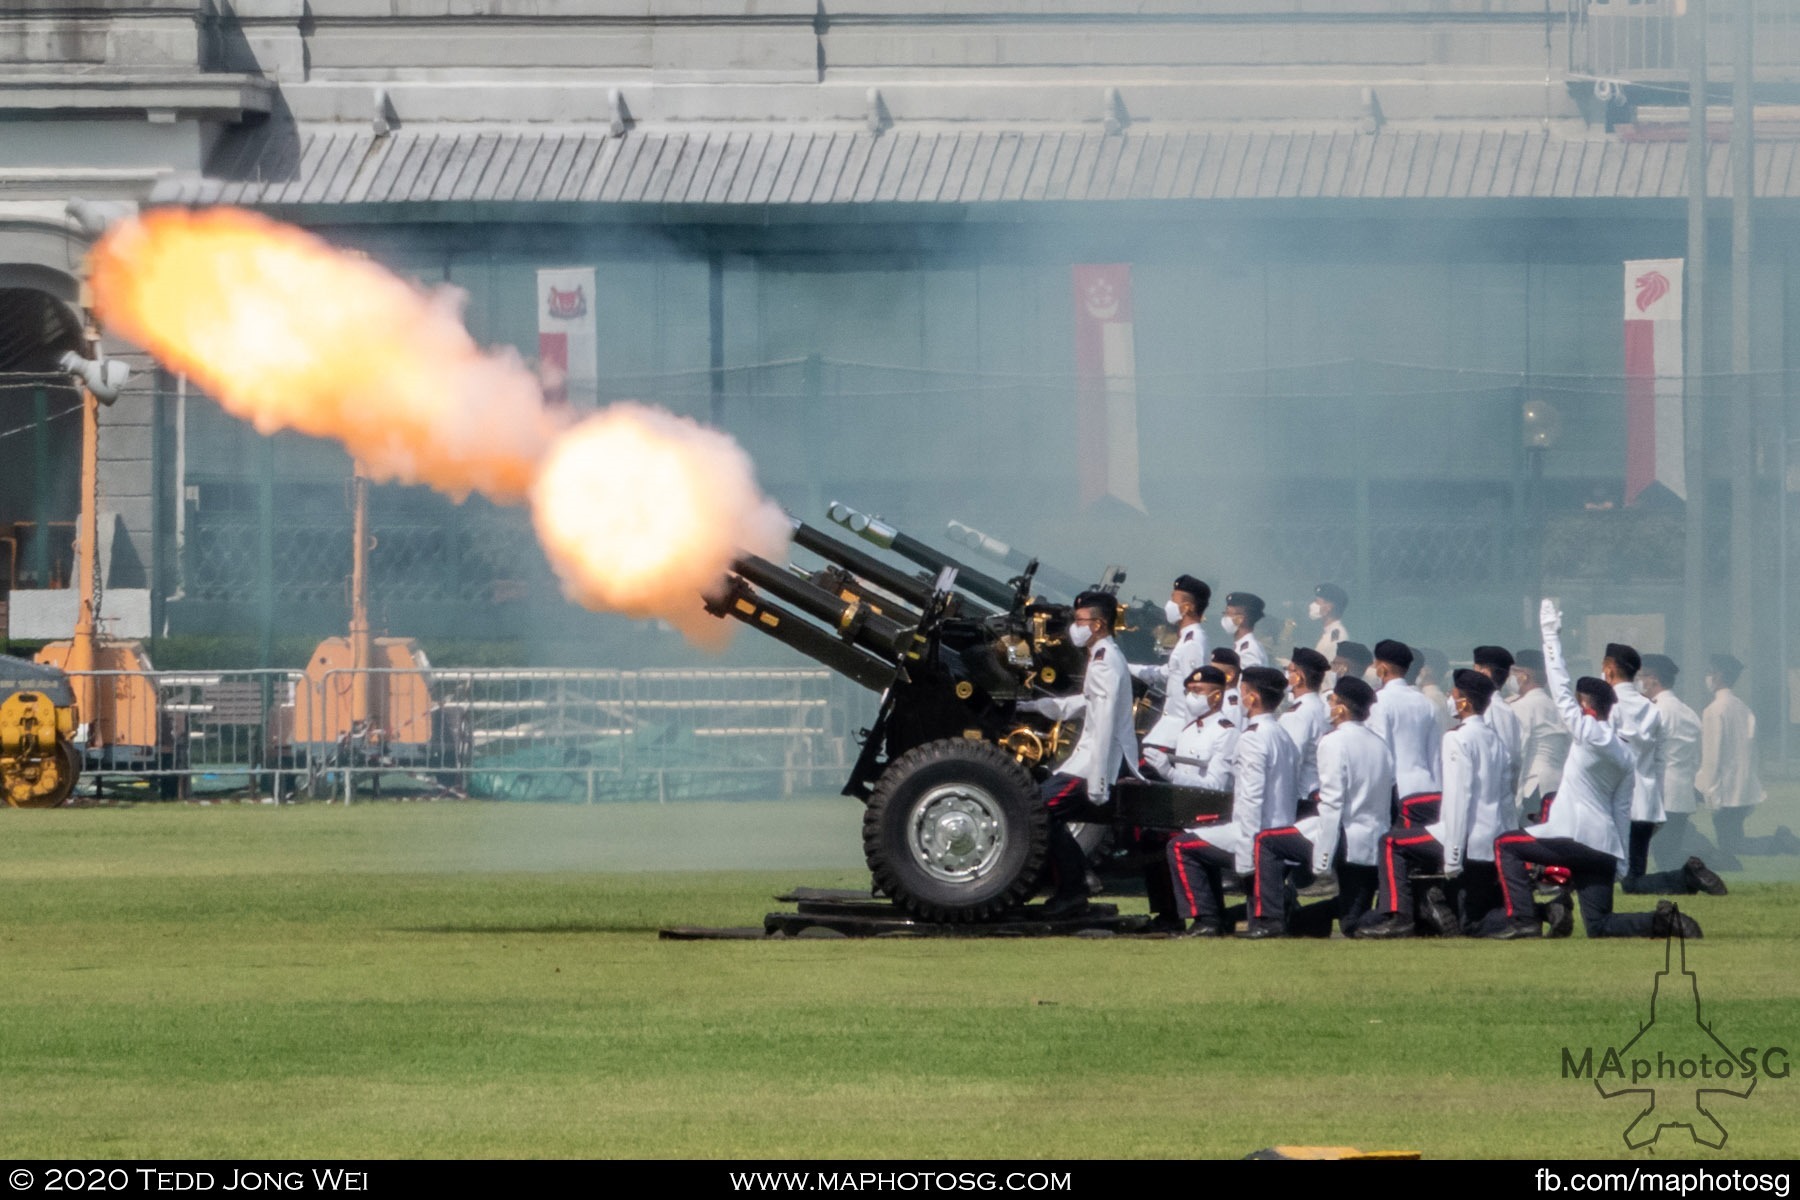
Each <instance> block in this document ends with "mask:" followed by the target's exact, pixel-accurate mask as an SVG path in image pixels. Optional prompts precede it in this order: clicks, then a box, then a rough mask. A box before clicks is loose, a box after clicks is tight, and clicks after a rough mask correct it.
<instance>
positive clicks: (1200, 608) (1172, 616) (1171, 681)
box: [1131, 575, 1212, 762]
mask: <svg viewBox="0 0 1800 1200" xmlns="http://www.w3.org/2000/svg"><path fill="white" fill-rule="evenodd" d="M1211 601H1212V588H1210V587H1208V586H1207V585H1206V584H1205V583H1204V582H1203V581H1201V580H1199V579H1195V578H1194V577H1193V576H1192V575H1183V576H1181V577H1180V578H1179V579H1177V580H1176V581H1175V585H1174V587H1173V588H1172V589H1171V590H1170V592H1169V599H1168V602H1167V603H1165V604H1164V605H1163V616H1164V617H1166V618H1167V619H1168V622H1169V624H1170V625H1172V626H1174V627H1175V645H1174V646H1173V647H1172V648H1171V649H1170V650H1169V657H1168V658H1167V659H1166V660H1165V661H1163V662H1160V663H1151V664H1147V665H1142V666H1140V665H1138V664H1136V663H1133V664H1132V665H1131V674H1132V677H1133V678H1135V679H1138V680H1140V681H1142V682H1144V683H1147V684H1149V685H1150V686H1151V687H1155V688H1161V689H1162V691H1163V710H1162V715H1161V716H1159V717H1158V718H1157V719H1156V724H1154V725H1152V726H1151V727H1150V732H1148V733H1146V734H1145V735H1144V758H1145V761H1146V762H1148V761H1152V755H1151V751H1152V750H1157V751H1162V752H1164V753H1166V752H1167V751H1169V750H1171V749H1173V748H1174V745H1175V735H1176V734H1177V733H1180V732H1181V727H1182V726H1183V725H1186V724H1187V723H1188V719H1189V716H1188V705H1187V697H1186V695H1185V694H1184V693H1183V691H1182V681H1183V680H1185V679H1187V677H1188V676H1189V675H1191V674H1193V673H1194V671H1195V669H1196V668H1199V667H1203V666H1205V665H1206V661H1207V647H1206V626H1205V625H1204V624H1203V623H1202V622H1203V618H1204V617H1205V616H1206V606H1207V605H1208V604H1209V603H1211Z"/></svg>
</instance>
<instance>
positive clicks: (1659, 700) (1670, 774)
mask: <svg viewBox="0 0 1800 1200" xmlns="http://www.w3.org/2000/svg"><path fill="white" fill-rule="evenodd" d="M1680 674H1681V668H1680V667H1678V666H1676V665H1675V660H1674V659H1672V658H1670V657H1669V656H1668V655H1666V654H1646V655H1644V665H1643V667H1642V669H1640V670H1639V671H1638V677H1637V683H1638V690H1639V691H1641V692H1643V693H1644V695H1646V696H1648V697H1650V702H1651V703H1652V704H1654V705H1656V709H1657V711H1658V712H1660V713H1662V719H1663V815H1664V816H1665V817H1666V818H1667V819H1666V820H1665V821H1664V823H1663V829H1662V832H1661V833H1660V834H1658V835H1657V838H1656V842H1655V855H1654V858H1655V860H1656V865H1657V866H1658V867H1659V868H1661V869H1663V870H1669V869H1671V868H1673V867H1675V866H1676V865H1678V864H1680V863H1681V862H1682V860H1683V859H1685V858H1686V857H1687V856H1688V854H1689V853H1690V851H1689V849H1688V847H1689V846H1690V845H1693V846H1694V847H1695V848H1696V849H1695V850H1694V851H1692V852H1693V853H1699V852H1700V849H1701V847H1704V849H1705V850H1707V851H1710V850H1711V849H1712V844H1711V843H1710V842H1708V841H1706V838H1705V836H1704V835H1703V834H1701V832H1700V831H1699V830H1698V829H1695V828H1694V823H1693V820H1692V818H1693V815H1694V813H1696V812H1698V811H1699V808H1700V792H1699V790H1698V789H1697V788H1696V787H1695V786H1694V780H1695V778H1696V777H1698V776H1699V774H1700V714H1699V713H1697V712H1695V711H1694V710H1693V709H1691V708H1689V707H1688V706H1687V705H1686V704H1684V703H1683V702H1682V699H1681V697H1680V696H1677V695H1676V694H1675V680H1676V679H1677V678H1678V677H1679V676H1680Z"/></svg>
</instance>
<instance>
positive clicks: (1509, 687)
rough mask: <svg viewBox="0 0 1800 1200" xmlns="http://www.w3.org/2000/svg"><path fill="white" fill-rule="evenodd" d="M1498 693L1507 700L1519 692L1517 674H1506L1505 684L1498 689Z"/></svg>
mask: <svg viewBox="0 0 1800 1200" xmlns="http://www.w3.org/2000/svg"><path fill="white" fill-rule="evenodd" d="M1500 694H1501V695H1502V696H1504V697H1506V698H1507V699H1508V700H1511V699H1512V698H1513V697H1514V696H1517V695H1518V694H1519V677H1518V676H1517V675H1508V676H1507V677H1506V686H1505V687H1503V688H1501V689H1500Z"/></svg>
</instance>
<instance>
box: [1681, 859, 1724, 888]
mask: <svg viewBox="0 0 1800 1200" xmlns="http://www.w3.org/2000/svg"><path fill="white" fill-rule="evenodd" d="M1682 874H1684V875H1686V876H1687V881H1688V888H1689V889H1690V890H1692V891H1696V892H1705V893H1706V894H1707V895H1709V896H1723V895H1725V892H1726V888H1725V881H1724V880H1723V879H1720V878H1719V876H1718V873H1717V872H1715V871H1713V870H1712V869H1711V868H1709V867H1708V866H1707V865H1706V864H1705V863H1703V862H1701V861H1700V860H1699V859H1697V858H1690V859H1688V860H1687V863H1686V865H1684V866H1683V867H1682Z"/></svg>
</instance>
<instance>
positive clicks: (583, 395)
mask: <svg viewBox="0 0 1800 1200" xmlns="http://www.w3.org/2000/svg"><path fill="white" fill-rule="evenodd" d="M537 290H538V375H539V377H540V378H541V379H542V381H543V385H544V399H545V400H546V401H548V402H549V403H551V404H568V405H572V406H573V407H575V408H583V409H586V408H593V407H595V406H596V405H597V404H598V403H599V395H598V391H599V380H600V361H599V348H598V345H597V343H598V341H599V338H598V334H597V332H596V325H595V323H594V268H592V267H557V268H554V269H547V270H541V271H539V272H538V273H537Z"/></svg>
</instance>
